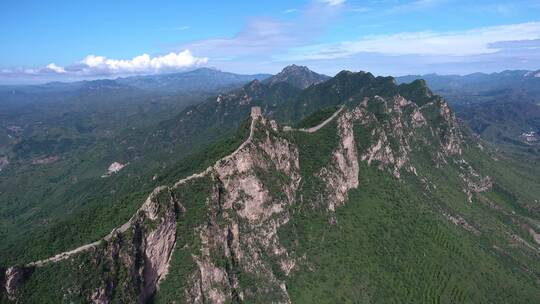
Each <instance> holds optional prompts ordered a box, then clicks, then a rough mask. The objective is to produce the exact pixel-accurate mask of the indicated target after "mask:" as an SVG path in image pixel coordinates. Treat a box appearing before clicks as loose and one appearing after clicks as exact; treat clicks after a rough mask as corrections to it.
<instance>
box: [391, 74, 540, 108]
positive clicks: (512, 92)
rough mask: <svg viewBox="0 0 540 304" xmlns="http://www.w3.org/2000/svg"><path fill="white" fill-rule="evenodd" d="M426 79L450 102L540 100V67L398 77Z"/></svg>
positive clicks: (400, 80) (410, 79)
mask: <svg viewBox="0 0 540 304" xmlns="http://www.w3.org/2000/svg"><path fill="white" fill-rule="evenodd" d="M415 79H424V80H425V81H426V82H427V84H428V86H429V87H430V88H431V89H432V90H433V91H434V92H435V93H437V94H440V95H443V96H444V97H445V98H446V99H447V100H448V101H449V102H450V103H454V104H474V103H481V102H487V101H501V100H506V101H509V102H513V101H517V102H532V103H538V102H540V70H538V71H526V70H512V71H503V72H500V73H491V74H485V73H474V74H469V75H464V76H460V75H437V74H426V75H408V76H402V77H396V81H397V82H398V83H408V82H411V81H413V80H415Z"/></svg>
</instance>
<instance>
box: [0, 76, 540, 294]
mask: <svg viewBox="0 0 540 304" xmlns="http://www.w3.org/2000/svg"><path fill="white" fill-rule="evenodd" d="M283 88H287V89H291V88H294V87H293V86H291V85H290V84H287V83H286V82H283V83H281V84H279V83H278V84H275V85H265V84H263V83H261V82H258V81H254V82H251V83H250V84H248V85H247V86H245V87H244V88H242V89H239V90H238V91H235V92H233V93H230V94H229V95H228V96H222V97H221V99H220V100H219V101H218V99H219V98H215V99H214V98H212V99H210V100H208V101H207V102H206V103H205V104H206V105H207V106H209V109H211V111H208V112H202V111H201V112H200V113H212V111H215V109H220V107H222V106H224V105H227V104H228V105H229V106H230V107H226V108H225V110H224V111H223V112H222V113H221V114H223V115H221V116H220V115H218V116H215V117H220V118H223V119H229V120H236V121H237V123H238V122H239V121H242V120H243V119H245V116H247V115H245V116H243V115H244V114H243V113H244V112H243V111H250V112H251V115H252V116H251V122H250V127H249V135H248V137H247V138H248V140H244V141H242V143H239V144H238V146H237V147H235V149H234V151H233V152H232V154H227V155H228V156H225V157H223V158H218V160H217V161H216V162H212V164H213V165H211V166H210V167H208V168H209V169H205V170H203V171H202V173H195V174H193V175H192V174H190V175H188V176H187V177H185V176H183V177H182V178H180V177H181V176H176V175H174V172H173V175H172V177H173V178H174V177H176V179H174V180H171V182H170V183H167V184H166V186H165V187H157V188H155V190H154V191H152V193H151V194H150V195H149V196H148V198H147V199H146V200H145V201H144V203H143V205H142V206H143V207H142V208H140V209H139V211H137V212H136V213H135V216H134V217H133V219H134V220H130V221H129V222H130V223H131V224H132V225H129V227H128V228H127V229H126V230H124V229H119V230H113V232H114V231H116V232H118V233H117V234H115V236H113V237H112V238H111V239H109V240H107V241H106V242H103V244H101V245H99V246H96V247H92V248H90V249H89V251H85V252H82V253H78V254H76V255H73V256H70V257H69V258H68V259H65V260H62V261H59V262H58V263H53V264H47V265H45V266H43V267H38V268H33V269H30V270H27V269H25V268H24V267H23V268H22V269H19V270H18V272H17V271H15V272H13V270H12V271H9V275H8V279H7V280H5V281H9V282H10V284H11V283H15V282H17V280H13V279H9V278H10V277H15V278H19V279H20V281H18V283H19V284H13V285H10V286H15V288H11V287H10V288H9V290H10V293H9V294H7V295H6V296H9V297H11V298H12V299H15V300H18V299H19V300H21V301H25V300H26V301H29V302H31V301H32V300H36V299H38V298H41V299H42V300H43V299H48V300H49V301H52V302H55V300H58V299H64V300H65V299H67V300H71V301H87V302H91V301H93V302H109V301H138V302H146V301H152V302H154V303H160V302H162V303H170V302H173V301H180V302H186V303H203V302H205V301H206V302H210V303H223V302H226V301H230V302H233V303H239V302H249V303H252V302H254V303H258V302H263V303H264V302H278V303H297V302H298V303H313V302H320V303H335V301H336V299H341V300H343V301H345V302H346V301H354V300H358V299H361V301H363V302H366V303H369V302H379V301H380V302H395V301H398V300H399V301H408V302H413V301H415V300H418V299H425V300H426V301H427V302H431V301H442V302H445V301H447V302H468V301H470V302H482V301H487V302H497V301H502V302H504V301H505V300H507V299H512V300H513V301H514V302H516V303H527V302H530V301H531V300H533V299H535V297H536V295H537V294H538V291H539V289H540V287H539V286H538V284H537V283H535V279H534V278H535V273H536V272H537V271H538V269H540V268H538V267H540V265H539V264H538V262H537V261H538V260H537V258H538V256H539V254H540V247H538V244H537V243H536V242H537V241H536V240H535V238H534V236H535V235H536V234H537V232H536V231H540V226H539V225H537V220H538V213H537V211H534V210H535V209H534V206H535V205H534V203H533V199H534V196H535V195H536V194H538V190H535V188H534V186H533V185H535V180H532V179H520V178H519V174H527V172H520V173H519V174H517V173H516V172H515V170H512V169H511V168H510V167H507V165H506V163H505V162H504V161H503V160H499V161H494V160H493V158H494V157H496V154H492V153H493V152H492V151H490V150H489V149H488V147H484V146H483V145H482V142H481V141H477V140H475V139H474V137H472V136H470V134H468V131H467V130H466V129H464V128H463V126H461V125H460V123H459V121H458V119H457V118H456V116H455V114H454V113H453V112H452V110H451V109H450V107H449V106H448V104H447V103H446V101H445V100H444V99H443V98H441V97H440V96H437V95H435V94H433V93H432V92H431V91H430V90H429V88H428V87H427V86H426V83H425V82H423V81H416V82H413V83H411V84H401V85H397V84H396V83H395V81H394V80H393V78H390V77H388V78H385V77H375V76H373V75H372V74H370V73H365V72H360V73H352V72H348V71H344V72H341V73H339V74H338V75H336V77H334V78H333V79H331V80H328V81H327V82H324V83H320V84H316V85H313V86H310V87H308V88H306V89H305V90H302V91H298V90H295V89H291V90H294V94H291V98H290V100H291V101H294V105H293V107H290V108H289V107H288V106H289V105H288V104H287V103H286V102H283V103H282V104H281V105H280V106H278V105H276V106H275V107H271V105H272V102H274V101H275V100H269V99H265V98H266V97H267V96H276V95H272V94H278V93H277V92H279V89H283ZM267 90H270V91H267ZM273 90H276V91H273ZM269 92H270V93H269ZM282 93H283V92H281V93H280V94H282ZM286 95H287V94H285V96H286ZM261 106H262V107H261ZM236 107H238V108H239V109H240V110H238V112H235V114H234V115H232V109H235V108H236ZM257 107H260V108H257ZM332 107H339V108H337V109H336V108H332ZM329 108H330V109H332V110H333V111H332V115H328V114H325V115H319V114H317V113H318V112H319V111H323V110H325V109H329ZM196 109H197V108H192V109H187V110H186V112H185V113H186V114H187V113H188V112H189V111H193V112H191V114H189V115H187V116H190V115H195V111H196ZM199 109H200V108H199ZM290 109H294V110H295V112H294V113H287V112H290ZM327 112H330V111H327ZM225 113H226V114H225ZM181 117H186V116H181ZM203 117H204V116H203ZM242 117H243V118H242ZM298 119H306V120H309V121H310V124H305V125H304V126H305V127H306V129H309V128H315V129H316V130H315V131H314V132H311V133H310V132H302V131H298V130H294V129H288V130H287V129H286V128H284V127H282V125H283V124H285V123H287V122H289V121H291V122H295V121H296V120H298ZM212 120H214V118H212ZM215 120H216V121H219V119H215ZM207 121H208V117H207ZM279 122H281V123H282V124H280V123H279ZM229 123H230V122H229ZM231 125H232V124H231ZM294 125H296V124H294ZM319 127H320V128H319ZM179 178H180V179H179ZM509 178H513V179H515V180H510V179H509ZM516 181H517V182H516ZM523 188H531V189H530V190H529V191H526V192H523V191H518V190H517V189H523ZM75 269H77V271H74V270H75ZM471 269H473V270H474V271H471ZM3 272H4V271H3ZM17 273H18V274H19V275H16V274H17ZM88 278H92V279H91V280H89V279H88ZM426 278H430V279H428V280H426ZM398 282H401V283H398ZM336 284H339V286H340V288H338V289H336V288H335V286H336ZM494 287H496V290H497V293H493V288H494Z"/></svg>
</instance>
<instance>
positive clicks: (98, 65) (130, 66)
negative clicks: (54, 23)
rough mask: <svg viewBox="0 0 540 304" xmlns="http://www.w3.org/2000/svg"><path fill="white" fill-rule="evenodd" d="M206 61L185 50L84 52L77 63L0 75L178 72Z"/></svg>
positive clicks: (18, 69)
mask: <svg viewBox="0 0 540 304" xmlns="http://www.w3.org/2000/svg"><path fill="white" fill-rule="evenodd" d="M207 63H208V58H207V57H195V56H193V54H192V53H191V52H190V51H189V50H187V49H186V50H183V51H180V52H177V53H175V52H170V53H169V54H166V55H162V56H154V57H152V56H150V55H148V54H142V55H140V56H135V57H133V58H131V59H110V58H107V57H105V56H96V55H88V56H86V57H85V58H84V59H83V60H81V61H80V62H77V63H75V64H73V65H70V66H66V67H62V66H58V65H56V64H55V63H50V64H48V65H46V66H45V67H43V68H37V69H23V68H15V69H3V70H1V71H0V76H4V77H8V76H12V77H22V76H33V77H40V76H43V77H51V76H54V75H62V76H72V77H93V76H114V75H130V74H155V73H162V72H174V71H181V70H185V69H189V68H193V67H197V66H202V65H205V64H207Z"/></svg>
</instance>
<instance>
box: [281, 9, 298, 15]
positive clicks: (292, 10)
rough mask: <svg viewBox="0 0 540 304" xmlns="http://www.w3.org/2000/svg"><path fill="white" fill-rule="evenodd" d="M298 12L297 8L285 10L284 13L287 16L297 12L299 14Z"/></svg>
mask: <svg viewBox="0 0 540 304" xmlns="http://www.w3.org/2000/svg"><path fill="white" fill-rule="evenodd" d="M297 11H298V9H296V8H290V9H286V10H284V11H283V13H285V14H291V13H295V12H297Z"/></svg>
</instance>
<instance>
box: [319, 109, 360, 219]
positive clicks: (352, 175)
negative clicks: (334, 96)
mask: <svg viewBox="0 0 540 304" xmlns="http://www.w3.org/2000/svg"><path fill="white" fill-rule="evenodd" d="M356 118H357V117H356V116H355V113H354V112H346V113H344V114H342V115H341V116H340V117H339V119H338V136H339V139H340V140H339V143H338V147H337V149H336V150H335V151H334V152H333V155H332V156H333V159H332V162H331V163H330V165H329V166H327V167H325V168H323V169H322V170H321V172H320V173H319V176H320V178H321V179H322V180H323V181H325V184H326V186H327V189H326V192H327V195H326V196H327V198H328V199H327V201H328V210H329V211H335V209H336V208H337V207H339V206H340V205H342V204H343V203H344V202H345V201H346V200H347V197H348V196H347V193H348V192H349V190H351V189H355V188H357V187H358V171H359V165H358V151H357V149H356V141H355V139H354V132H353V125H354V120H355V119H356Z"/></svg>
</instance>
